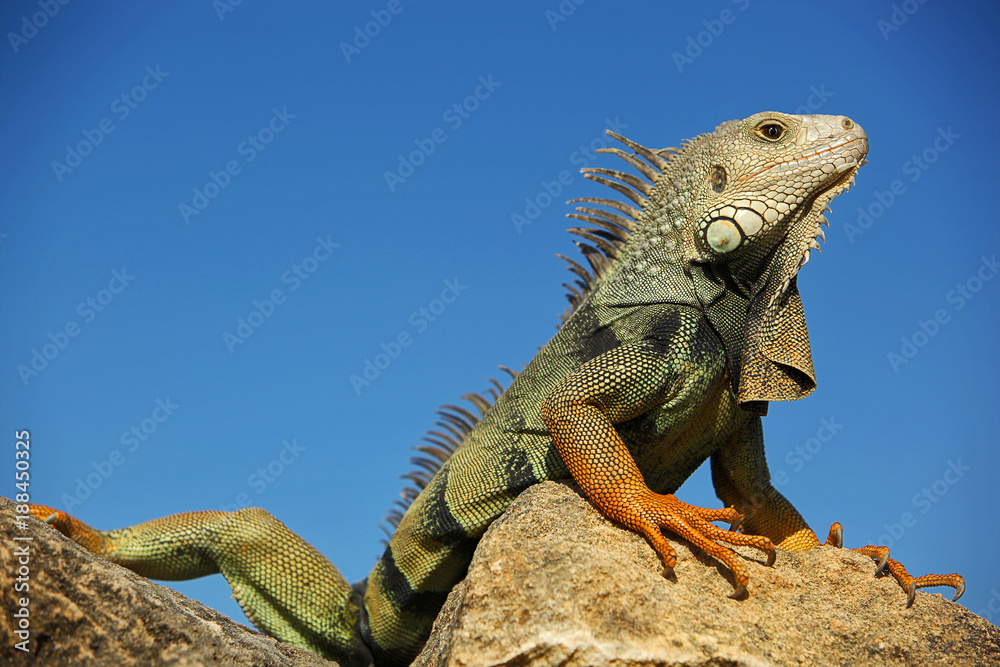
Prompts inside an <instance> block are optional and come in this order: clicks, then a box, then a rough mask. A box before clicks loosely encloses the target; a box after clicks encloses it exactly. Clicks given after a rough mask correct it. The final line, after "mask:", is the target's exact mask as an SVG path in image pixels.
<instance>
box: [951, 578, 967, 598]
mask: <svg viewBox="0 0 1000 667" xmlns="http://www.w3.org/2000/svg"><path fill="white" fill-rule="evenodd" d="M963 595H965V579H962V581H961V582H959V584H958V586H956V587H955V597H953V598H952V599H951V601H952V602H958V598H960V597H962V596H963Z"/></svg>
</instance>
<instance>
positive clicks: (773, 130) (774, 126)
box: [757, 123, 785, 141]
mask: <svg viewBox="0 0 1000 667" xmlns="http://www.w3.org/2000/svg"><path fill="white" fill-rule="evenodd" d="M757 134H758V135H759V136H761V137H763V138H764V139H767V140H768V141H777V140H778V139H780V138H781V137H782V135H784V134H785V127H784V126H783V125H779V124H778V123H764V124H763V125H760V126H758V127H757Z"/></svg>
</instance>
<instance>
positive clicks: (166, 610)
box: [0, 498, 335, 667]
mask: <svg viewBox="0 0 1000 667" xmlns="http://www.w3.org/2000/svg"><path fill="white" fill-rule="evenodd" d="M13 507H14V506H13V503H11V501H9V500H7V499H6V498H0V591H2V593H0V597H2V600H3V609H2V613H0V642H2V645H0V664H3V665H46V666H51V667H58V666H61V665H177V666H185V667H186V666H187V665H192V666H193V665H254V666H260V667H270V666H272V665H335V663H332V662H328V661H326V660H323V659H322V658H320V657H319V656H317V655H316V654H314V653H312V652H310V651H306V650H303V649H300V648H297V647H295V646H291V645H290V644H283V643H281V642H278V641H276V640H274V639H272V638H270V637H267V636H265V635H262V634H260V633H259V632H257V631H256V630H251V629H250V628H248V627H246V626H244V625H241V624H239V623H236V622H234V621H232V620H230V619H229V618H228V617H226V616H223V615H222V614H220V613H218V612H217V611H213V610H212V609H209V608H208V607H206V606H205V605H203V604H201V603H199V602H195V601H194V600H190V599H188V598H186V597H184V596H183V595H181V594H180V593H177V592H176V591H173V590H171V589H169V588H166V587H165V586H160V585H159V584H154V583H153V582H151V581H150V580H148V579H145V578H143V577H140V576H139V575H137V574H134V573H132V572H130V571H128V570H126V569H124V568H121V567H118V566H117V565H112V564H111V563H108V562H107V561H104V560H101V559H99V558H97V557H95V556H93V555H91V554H90V553H88V552H87V551H85V550H83V549H81V548H80V547H78V546H77V545H76V544H74V543H73V542H71V541H70V540H68V539H66V538H64V537H62V536H61V535H59V534H58V533H56V532H55V531H54V530H52V529H51V528H48V527H47V526H45V525H44V524H43V523H42V522H40V521H38V520H36V519H34V518H28V519H26V520H25V524H26V527H25V529H24V530H21V529H19V528H18V527H17V525H16V519H15V515H14V510H13ZM14 537H30V538H32V541H30V542H27V541H15V540H14V539H13V538H14ZM24 545H28V549H29V558H30V560H29V562H28V564H27V567H28V568H29V574H28V577H29V580H28V584H29V586H30V588H29V591H28V592H27V593H25V592H15V591H14V584H15V580H16V578H17V577H18V574H17V569H18V567H20V564H19V563H18V556H17V555H15V551H16V550H17V549H19V548H22V547H23V546H24ZM20 597H27V598H29V600H30V603H29V605H28V611H29V618H28V620H29V623H30V626H29V631H30V633H31V637H30V643H29V648H30V652H29V653H24V652H23V651H20V650H17V649H16V648H14V645H15V643H17V642H19V641H20V639H19V638H18V637H16V636H15V635H14V631H15V630H16V629H17V622H18V620H19V619H16V618H15V617H14V616H13V614H14V612H15V611H16V610H17V609H19V608H20V607H19V605H17V602H16V600H17V599H18V598H20Z"/></svg>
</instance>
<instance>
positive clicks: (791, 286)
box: [33, 112, 965, 665]
mask: <svg viewBox="0 0 1000 667" xmlns="http://www.w3.org/2000/svg"><path fill="white" fill-rule="evenodd" d="M609 134H611V135H612V136H614V137H615V139H617V140H618V141H620V142H622V144H624V145H625V146H626V147H627V148H628V149H630V150H628V151H626V150H622V149H621V148H609V149H605V152H609V153H613V154H615V155H617V156H618V157H620V158H622V159H623V160H625V162H627V163H629V165H631V166H632V167H633V168H634V169H635V171H636V172H637V174H638V175H634V174H630V173H623V172H620V171H616V170H612V169H605V168H588V169H584V170H583V172H584V173H585V175H586V176H587V177H589V178H591V179H593V180H594V181H597V182H599V183H602V184H604V185H607V186H609V187H611V188H613V189H614V190H616V191H617V192H618V193H620V194H621V195H623V196H624V198H625V199H624V200H618V199H602V198H583V199H576V200H573V202H578V203H580V204H582V205H580V206H579V207H578V208H577V209H576V213H571V214H569V215H570V216H571V217H574V218H578V219H580V220H583V221H585V222H586V223H588V224H589V225H593V227H588V228H574V229H571V230H570V231H571V232H573V233H574V234H577V235H579V236H581V237H583V239H584V240H585V242H583V243H581V242H578V245H580V248H581V250H582V253H583V257H584V258H585V260H586V262H587V264H588V265H589V266H587V267H585V266H583V265H582V264H580V263H578V262H576V261H574V260H572V259H569V258H565V257H564V258H563V259H566V261H567V262H568V263H569V267H568V268H569V269H570V270H571V271H572V272H573V273H574V274H575V275H576V279H575V281H574V283H573V284H572V285H569V286H568V288H569V290H570V294H569V298H570V307H569V309H568V311H567V312H566V313H565V314H564V315H563V320H562V324H561V326H560V328H559V330H558V333H557V334H556V335H555V337H554V338H552V340H550V341H549V342H548V344H547V345H545V347H544V348H542V349H541V350H540V351H539V352H538V354H537V356H536V357H535V358H534V359H533V360H532V361H531V362H530V363H529V364H528V365H527V366H526V367H525V368H524V369H523V370H522V371H521V372H520V373H517V374H516V376H515V377H514V378H513V380H512V381H511V383H510V385H509V386H508V387H507V388H506V389H503V387H502V386H501V385H499V384H498V385H497V386H498V389H497V390H493V391H492V397H493V399H494V401H493V402H492V404H491V401H489V400H487V399H486V398H484V397H483V396H481V395H476V394H473V395H468V398H469V399H470V400H471V401H472V402H473V404H474V405H475V406H476V407H477V408H478V409H479V412H480V413H481V414H480V416H478V417H477V416H476V415H474V414H473V413H472V412H471V411H469V410H466V409H464V408H461V407H455V406H447V407H446V409H445V410H444V411H443V412H442V413H441V414H442V417H443V418H442V421H441V422H439V423H440V425H441V426H442V429H443V430H442V431H437V432H432V434H431V436H430V443H429V444H428V445H426V446H424V447H421V448H419V449H421V450H422V451H423V453H424V454H425V456H423V457H419V458H417V459H414V460H415V463H416V464H417V465H418V466H419V467H420V468H421V469H420V470H418V471H417V472H416V473H413V474H411V475H410V476H409V477H410V479H412V480H413V481H414V482H415V484H416V488H411V489H408V490H406V491H404V494H403V495H404V501H403V502H402V503H401V507H400V508H399V509H398V510H396V511H395V512H394V514H393V515H392V517H391V518H392V520H393V522H394V523H395V524H396V526H395V532H394V534H393V535H392V536H391V539H390V541H389V543H388V545H387V548H386V550H385V553H384V555H383V556H382V557H381V559H380V560H379V561H378V563H377V564H376V566H375V568H374V570H373V571H372V572H371V574H370V575H369V577H368V578H367V580H366V581H365V582H361V583H360V584H356V585H354V586H353V587H352V586H351V585H349V584H348V583H347V582H346V581H345V580H344V578H343V577H342V576H341V575H340V573H339V572H338V571H337V570H336V568H334V566H333V565H331V564H330V562H329V561H327V560H326V559H325V558H324V557H323V556H322V555H321V554H319V553H318V552H317V551H316V550H315V549H313V548H312V547H311V546H310V545H309V544H307V543H306V542H305V541H304V540H302V539H301V538H300V537H298V536H297V535H295V534H294V533H292V532H291V531H290V530H289V529H288V528H286V527H285V526H284V524H282V523H281V522H279V521H278V520H277V519H275V518H274V517H272V516H271V515H270V514H269V513H267V512H266V511H264V510H262V509H257V508H251V509H244V510H240V511H237V512H233V513H227V512H217V511H207V512H191V513H185V514H178V515H174V516H169V517H166V518H162V519H156V520H153V521H149V522H146V523H142V524H139V525H136V526H133V527H130V528H124V529H121V530H112V531H107V532H104V531H98V530H94V529H93V528H91V527H89V526H87V525H86V524H84V523H82V522H80V521H78V520H77V519H75V518H73V517H70V516H68V515H67V514H65V513H63V512H60V511H56V510H53V509H52V508H48V507H43V506H34V507H33V513H34V514H35V515H36V516H38V517H40V518H44V519H45V520H46V521H47V522H48V523H49V524H51V525H52V526H54V527H55V528H57V529H58V530H59V531H61V532H62V533H64V534H65V535H67V536H69V537H71V538H72V539H74V540H76V541H77V542H78V543H80V544H81V545H83V546H84V547H86V548H88V549H89V550H90V551H92V552H94V553H96V554H98V555H100V556H103V557H104V558H107V559H108V560H111V561H113V562H116V563H119V564H121V565H123V566H125V567H128V568H130V569H132V570H134V571H136V572H138V573H139V574H142V575H145V576H148V577H152V578H157V579H174V580H176V579H188V578H193V577H199V576H202V575H206V574H210V573H214V572H220V571H221V572H222V574H223V575H224V576H225V577H226V579H227V580H228V581H229V584H230V585H231V586H232V589H233V593H234V597H236V599H237V600H238V601H239V603H240V605H241V606H242V608H243V610H244V611H245V613H246V615H247V616H248V617H249V619H250V620H251V621H253V623H254V624H256V625H257V626H258V627H259V628H260V629H262V630H263V631H265V632H267V633H269V634H271V635H273V636H275V637H277V638H278V639H281V640H283V641H287V642H291V643H293V644H297V645H299V646H304V647H307V648H310V649H312V650H314V651H316V652H317V653H320V654H322V655H324V656H327V657H331V658H334V659H336V660H337V661H339V662H340V663H341V664H343V665H366V664H372V663H374V664H375V665H404V664H408V663H409V662H411V661H412V660H413V658H414V657H415V656H416V655H417V654H418V652H419V651H420V649H421V647H422V646H423V644H424V642H425V641H426V639H427V637H428V635H429V633H430V631H431V625H432V623H433V622H434V619H435V616H436V615H437V613H438V611H439V610H440V608H441V606H442V604H443V603H444V601H445V597H446V596H447V595H448V592H449V591H450V590H451V589H452V587H453V586H455V584H456V583H458V582H459V581H460V580H461V579H462V578H463V576H464V575H465V573H466V570H467V568H468V565H469V562H470V560H471V559H472V555H473V550H474V549H475V547H476V544H477V542H478V540H479V539H480V537H481V536H482V535H483V533H484V531H485V530H486V528H487V527H488V526H489V525H490V523H491V522H492V521H494V520H495V519H496V518H497V517H498V516H500V514H501V513H502V512H503V511H504V510H505V509H506V508H507V507H508V506H509V505H510V503H511V502H512V501H513V500H514V498H516V497H517V495H518V494H520V493H521V492H522V491H524V490H525V489H526V488H528V487H529V486H531V485H533V484H535V483H537V482H540V481H542V480H552V479H564V478H568V477H570V476H572V478H573V479H574V480H576V482H577V483H578V484H579V486H580V488H581V489H582V491H583V493H584V495H586V497H587V498H589V499H590V500H591V501H592V502H593V503H594V504H595V505H596V506H597V507H598V508H599V509H600V510H601V511H602V512H603V513H604V514H606V515H607V516H608V517H610V518H611V519H613V520H614V521H617V522H619V523H620V524H622V525H624V526H627V527H628V528H630V529H632V530H634V531H637V532H639V533H641V534H642V535H644V536H645V537H646V539H647V540H648V541H649V543H650V544H651V545H652V547H653V548H654V549H655V550H656V552H657V553H658V554H659V556H660V557H661V559H662V561H663V564H664V566H665V568H666V570H668V571H669V570H670V569H671V568H672V567H673V566H674V564H675V562H676V558H677V557H676V553H675V551H674V549H673V548H672V547H671V546H670V543H669V542H668V541H667V540H666V539H665V537H664V535H663V530H664V529H665V530H667V531H669V532H670V533H672V534H674V535H677V536H680V537H683V538H684V539H686V540H688V541H689V542H691V543H692V544H694V545H696V546H697V547H699V548H700V549H702V550H703V551H704V552H705V553H707V554H709V555H711V556H712V557H713V558H715V559H717V560H718V561H720V562H721V563H723V564H724V565H725V566H726V567H727V568H729V569H730V570H731V571H732V573H733V578H734V580H735V591H734V592H733V594H732V597H734V598H743V597H745V596H746V595H747V584H748V574H747V568H746V567H745V566H744V565H743V563H742V561H741V558H740V557H738V556H737V555H736V554H735V553H734V552H733V551H732V550H730V549H728V548H726V547H724V546H722V545H721V544H720V542H723V543H728V544H734V545H745V546H751V547H755V548H757V549H759V550H760V551H762V552H763V553H764V554H766V555H767V559H768V563H769V564H773V562H774V558H775V546H777V547H780V548H782V549H788V550H800V549H808V548H811V547H815V546H818V545H819V544H820V542H819V540H818V539H817V538H816V535H815V533H813V531H812V530H810V529H809V526H808V525H807V524H806V522H805V521H804V520H803V518H802V516H801V515H800V514H799V513H798V511H796V510H795V508H794V507H792V505H791V504H790V503H789V502H788V501H787V500H786V499H785V498H784V497H783V496H782V495H781V494H780V493H778V491H776V490H775V489H774V487H773V486H772V485H771V483H770V480H769V475H768V470H767V464H766V463H765V459H764V443H763V434H762V427H761V417H762V416H763V415H765V414H766V412H767V406H768V402H769V401H774V400H794V399H798V398H802V397H804V396H806V395H808V394H809V393H811V392H812V391H813V389H814V388H815V386H816V383H815V376H814V373H813V367H812V359H811V355H810V349H809V337H808V333H807V331H806V324H805V319H804V315H803V310H802V303H801V300H800V297H799V291H798V288H797V286H796V275H797V274H798V272H799V270H800V269H801V268H802V266H803V265H804V264H805V263H806V262H807V261H808V259H809V254H810V251H811V250H813V249H819V241H818V239H823V238H825V237H824V233H823V229H822V226H821V225H823V224H828V223H827V221H826V219H825V217H824V213H825V212H826V211H828V210H829V207H828V203H829V202H830V201H831V200H832V199H833V198H834V197H836V196H837V195H839V194H840V193H842V192H844V191H846V190H847V189H848V188H849V187H850V186H851V185H852V184H853V181H854V176H855V174H856V172H857V170H858V168H859V167H860V166H861V165H863V164H864V163H865V161H866V155H867V153H868V137H867V135H866V134H865V132H864V131H863V130H862V129H861V127H860V126H859V125H858V124H856V123H855V122H853V121H852V120H851V119H849V118H847V117H845V116H828V115H822V116H821V115H813V116H803V115H786V114H781V113H771V112H767V113H760V114H757V115H754V116H751V117H750V118H747V119H745V120H740V121H730V122H726V123H723V124H721V125H719V126H718V127H717V128H716V129H715V131H714V132H712V133H710V134H703V135H700V136H698V137H695V138H694V139H691V140H689V141H686V142H684V144H683V145H682V146H681V147H680V148H666V149H661V150H650V149H648V148H645V147H643V146H641V145H639V144H637V143H635V142H633V141H631V140H629V139H626V138H625V137H622V136H620V135H618V134H615V133H613V132H609ZM707 459H711V471H712V480H713V483H714V486H715V489H716V493H717V494H718V496H719V498H720V499H721V500H722V502H723V503H724V505H725V508H720V509H704V508H700V507H694V506H691V505H688V504H686V503H683V502H681V501H680V500H678V499H677V498H676V497H675V496H674V495H672V494H673V492H674V491H676V490H677V488H678V487H679V486H680V485H681V484H682V483H683V482H684V480H685V479H687V477H688V476H689V475H691V474H692V473H693V472H694V470H695V469H696V468H698V467H699V466H700V465H701V464H702V463H703V462H704V461H705V460H707ZM719 521H723V522H729V523H730V524H733V526H734V527H735V525H736V524H739V530H723V529H721V528H719V527H717V526H715V525H713V524H712V522H719ZM841 536H842V532H841V529H840V526H839V524H834V526H833V527H832V528H831V530H830V534H829V537H828V538H827V544H833V545H835V546H841V543H842V537H841ZM859 551H861V552H863V553H865V554H867V555H870V556H872V557H873V558H875V559H876V560H878V561H879V570H880V571H881V570H882V568H883V567H887V568H888V571H889V572H890V573H891V574H892V576H893V577H895V579H896V580H897V581H898V582H899V584H900V586H902V588H903V589H904V590H905V591H907V592H908V593H909V600H908V604H910V603H912V601H913V597H914V592H915V590H916V589H917V588H922V587H925V586H938V585H946V586H952V587H954V588H956V591H957V592H956V599H957V597H958V596H960V595H961V594H962V592H963V591H964V588H965V584H964V581H963V580H962V577H960V576H959V575H957V574H951V575H945V576H938V575H927V576H923V577H919V578H916V579H915V578H913V577H911V576H910V575H909V574H908V573H907V572H906V570H905V569H904V568H903V566H902V565H900V564H899V563H898V562H896V561H895V560H889V559H888V549H887V548H885V547H875V546H868V547H864V548H862V549H860V550H859Z"/></svg>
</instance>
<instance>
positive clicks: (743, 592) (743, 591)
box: [729, 586, 750, 600]
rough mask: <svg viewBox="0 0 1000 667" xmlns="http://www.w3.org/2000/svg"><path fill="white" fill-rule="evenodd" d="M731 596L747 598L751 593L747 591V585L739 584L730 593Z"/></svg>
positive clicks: (736, 598) (741, 598)
mask: <svg viewBox="0 0 1000 667" xmlns="http://www.w3.org/2000/svg"><path fill="white" fill-rule="evenodd" d="M729 597H730V598H732V599H733V600H745V599H746V598H748V597H750V593H748V592H747V587H746V586H739V587H738V588H737V589H736V590H735V591H733V592H732V593H730V595H729Z"/></svg>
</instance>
